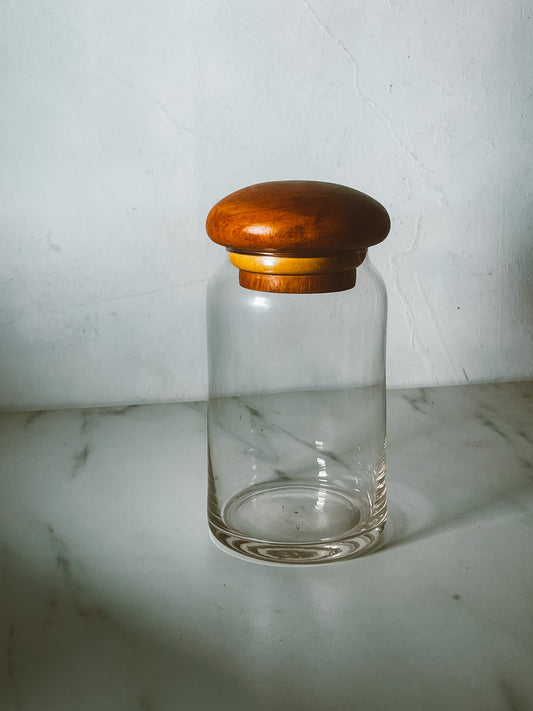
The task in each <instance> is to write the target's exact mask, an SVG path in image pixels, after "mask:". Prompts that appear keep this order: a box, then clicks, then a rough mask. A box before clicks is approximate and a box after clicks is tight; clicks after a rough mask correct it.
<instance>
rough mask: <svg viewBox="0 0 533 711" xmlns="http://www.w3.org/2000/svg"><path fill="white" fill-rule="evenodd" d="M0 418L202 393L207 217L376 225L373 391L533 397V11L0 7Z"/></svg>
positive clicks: (502, 7)
mask: <svg viewBox="0 0 533 711" xmlns="http://www.w3.org/2000/svg"><path fill="white" fill-rule="evenodd" d="M0 15H1V17H0V33H1V47H2V49H1V61H0V72H1V92H2V111H1V112H0V159H1V176H0V177H1V194H0V197H1V199H0V236H1V251H2V255H1V256H2V258H1V260H0V290H1V291H0V405H1V406H2V407H14V408H23V407H35V408H40V407H54V406H68V405H77V404H88V405H92V404H114V403H117V404H118V403H130V402H146V401H159V400H175V399H194V398H201V397H204V396H205V394H206V373H205V363H206V358H205V343H204V295H205V286H206V280H207V278H208V275H209V274H210V272H211V271H212V270H213V269H214V267H215V266H216V264H217V263H218V262H219V261H220V259H222V258H223V254H221V253H220V249H219V248H217V247H215V246H214V245H212V244H210V243H209V242H208V240H207V238H206V237H205V233H204V226H203V225H204V219H205V215H206V213H207V211H208V209H209V207H210V206H211V204H212V203H213V202H215V201H216V200H218V199H219V198H220V197H222V196H223V195H225V194H227V193H228V192H231V191H233V190H235V189H237V188H239V187H242V186H244V185H247V184H250V183H254V182H260V181H263V180H274V179H288V178H301V179H317V180H328V181H332V182H340V183H345V184H347V185H351V186H353V187H357V188H359V189H360V190H363V191H365V192H368V193H370V194H371V195H373V196H374V197H376V198H377V199H378V200H380V201H381V202H383V203H384V204H385V205H386V206H387V208H388V209H389V211H390V214H391V217H392V220H393V230H392V233H391V235H390V237H389V238H388V240H387V242H385V243H384V244H383V245H381V246H379V247H376V248H374V250H373V257H374V262H375V263H376V265H377V266H378V267H379V268H380V269H381V270H382V273H383V275H384V277H385V279H386V282H387V284H388V287H389V295H390V312H389V362H388V375H389V384H390V385H392V386H397V385H405V384H413V385H415V384H435V383H437V384H439V383H457V382H464V381H466V380H474V381H480V380H496V379H512V378H521V377H531V376H532V351H533V349H532V340H531V334H532V330H533V329H532V325H533V308H532V290H533V287H532V281H531V276H530V273H531V265H532V262H533V250H532V240H531V237H532V232H533V201H532V193H533V169H532V165H533V149H532V143H531V140H532V126H533V122H532V107H533V93H532V92H533V82H532V77H533V74H532V72H531V67H532V66H533V61H532V60H533V51H532V47H533V42H532V32H533V2H531V1H529V2H518V1H517V0H506V1H505V2H503V1H497V0H492V1H490V2H488V1H487V0H472V1H471V2H465V3H460V2H456V1H454V0H444V1H443V2H442V1H439V0H434V1H431V0H405V1H402V0H390V1H389V2H381V1H380V0H378V1H377V2H376V0H226V1H223V0H203V1H202V2H196V1H195V0H151V1H150V2H149V3H148V2H143V1H142V0H113V1H112V2H109V0H69V2H65V0H25V2H23V3H21V2H19V0H4V2H2V4H1V6H0Z"/></svg>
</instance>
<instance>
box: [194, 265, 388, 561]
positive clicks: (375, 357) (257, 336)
mask: <svg viewBox="0 0 533 711" xmlns="http://www.w3.org/2000/svg"><path fill="white" fill-rule="evenodd" d="M386 309H387V297H386V291H385V286H384V283H383V281H382V279H381V277H380V276H379V274H378V273H377V271H376V270H375V269H374V268H373V266H372V265H371V264H370V260H369V258H368V256H367V257H366V259H365V260H364V262H363V264H362V265H361V266H360V267H358V269H357V280H356V284H355V287H353V288H352V289H349V290H346V291H339V292H334V293H322V294H286V293H269V292H259V291H252V290H249V289H245V288H243V287H241V286H240V285H239V278H238V270H237V269H236V268H235V267H234V266H233V265H232V264H231V263H230V262H229V261H227V262H226V263H225V264H224V265H223V266H222V268H221V269H220V270H219V272H218V273H217V274H216V275H215V276H214V277H213V278H212V280H211V282H210V284H209V290H208V303H207V314H208V350H209V405H208V452H209V484H208V487H209V491H208V519H209V526H210V530H211V532H212V534H213V535H214V537H215V538H216V539H217V540H218V541H220V542H221V543H223V544H224V545H226V546H228V547H230V548H232V549H234V550H236V551H238V552H240V553H244V554H246V555H249V556H252V557H255V558H260V559H267V560H270V561H277V562H284V561H285V562H290V563H306V562H318V561H323V560H330V559H338V558H344V557H347V556H353V555H357V554H360V553H362V552H364V551H366V550H367V549H369V548H370V547H372V546H375V544H376V543H377V541H378V539H379V538H380V535H381V533H382V531H383V528H384V524H385V520H386V515H387V508H386V494H385V326H386Z"/></svg>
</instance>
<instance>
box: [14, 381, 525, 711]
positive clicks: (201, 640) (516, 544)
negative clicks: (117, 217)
mask: <svg viewBox="0 0 533 711" xmlns="http://www.w3.org/2000/svg"><path fill="white" fill-rule="evenodd" d="M532 394H533V384H532V383H502V384H493V385H482V386H477V385H469V386H457V387H445V388H424V389H416V390H404V391H391V392H389V394H388V405H389V410H388V470H387V476H388V491H389V507H390V510H391V515H392V522H393V530H392V532H391V533H390V534H389V536H390V537H389V541H388V544H387V545H386V546H385V548H384V549H383V550H381V551H379V552H377V553H374V554H373V555H370V556H367V557H364V558H360V559H356V560H353V561H346V562H343V563H336V564H331V565H328V566H322V567H316V568H306V569H305V570H301V569H294V568H291V567H287V568H272V567H269V566H261V565H255V564H254V563H251V562H244V561H242V560H237V559H235V558H232V557H231V556H229V555H225V554H224V553H222V552H221V551H220V550H218V549H217V548H215V546H213V545H212V543H211V541H210V540H209V537H208V534H207V526H206V516H205V508H206V478H207V472H206V470H207V465H206V429H205V411H206V406H205V403H185V404H178V405H157V406H140V407H127V408H114V409H111V410H108V409H102V408H98V409H94V410H92V409H84V410H70V411H53V412H39V413H14V414H9V415H2V416H0V419H1V427H0V574H1V577H2V585H1V586H0V658H1V659H2V660H3V661H2V662H0V709H2V711H3V710H4V709H5V710H6V711H71V710H72V709H76V711H94V710H95V709H98V711H100V710H107V709H113V711H130V709H139V711H147V710H148V711H158V710H159V709H173V708H187V709H213V708H217V709H221V710H223V711H224V710H225V709H228V711H229V709H231V711H235V710H236V709H242V710H243V711H249V709H254V711H255V710H256V709H257V711H271V709H272V708H283V709H285V708H286V709H290V711H304V709H305V711H318V710H319V709H320V711H322V710H323V709H328V711H347V709H352V708H355V707H357V708H359V707H361V708H365V709H366V710H367V711H383V710H384V709H390V708H395V709H400V710H402V709H405V710H406V711H407V710H408V711H413V710H414V711H417V710H418V709H420V710H422V709H424V711H425V709H428V708H431V709H432V711H449V709H451V708H453V709H454V710H459V711H477V709H479V710H480V711H504V710H507V709H511V710H514V711H526V710H527V709H528V708H530V707H531V706H532V703H533V679H532V676H531V668H533V642H532V640H533V619H532V617H533V616H532V614H531V600H532V599H533V573H532V571H533V446H532V444H531V442H532V437H531V427H532V423H533V400H532V399H531V395H532ZM252 407H253V406H252ZM246 416H247V417H250V418H255V420H256V422H255V424H256V425H259V426H258V427H257V429H258V430H259V431H260V430H261V427H263V425H262V424H261V417H262V416H261V413H260V411H259V410H258V411H257V412H255V413H253V412H247V415H246ZM263 430H264V431H263V432H262V433H261V437H262V440H261V446H262V449H261V451H262V452H264V454H265V456H270V457H271V458H273V461H274V457H275V452H274V451H273V450H272V446H271V445H272V441H273V440H275V438H276V437H277V436H279V435H280V433H279V432H277V431H275V428H274V430H269V427H268V426H267V427H263ZM230 432H231V430H230V429H228V433H230ZM269 442H270V445H269ZM304 445H305V446H313V443H312V442H311V443H310V442H302V446H304ZM237 446H240V445H239V443H237ZM274 466H275V464H274ZM276 472H277V475H278V476H279V477H280V478H282V477H283V476H284V471H283V467H281V468H280V467H278V468H277V470H276Z"/></svg>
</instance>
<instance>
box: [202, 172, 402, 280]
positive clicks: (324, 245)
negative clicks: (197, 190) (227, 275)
mask: <svg viewBox="0 0 533 711" xmlns="http://www.w3.org/2000/svg"><path fill="white" fill-rule="evenodd" d="M206 229H207V234H208V235H209V237H210V238H211V239H212V240H213V242H216V243H217V244H221V245H223V246H224V247H226V248H227V250H228V251H229V252H230V259H231V261H232V262H233V264H235V266H237V267H238V268H239V281H240V283H241V285H242V286H245V287H247V288H249V289H256V290H258V291H281V292H290V293H316V292H324V291H341V290H344V289H350V288H351V287H352V286H353V285H354V284H355V275H356V272H355V270H356V267H358V266H359V265H360V264H361V263H362V261H363V260H364V258H365V255H366V250H367V248H368V247H370V246H371V245H374V244H377V243H378V242H381V241H382V240H383V239H385V237H386V236H387V234H388V232H389V229H390V220H389V216H388V214H387V212H386V210H385V208H384V207H383V206H382V205H380V204H379V203H378V202H376V200H374V199H373V198H371V197H369V196H368V195H365V194H364V193H361V192H359V191H358V190H354V189H353V188H348V187H346V186H344V185H336V184H334V183H322V182H314V181H296V180H290V181H280V182H271V183H260V184H258V185H252V186H250V187H247V188H243V189H242V190H238V191H237V192H234V193H232V194H231V195H228V196H227V197H225V198H223V199H222V200H220V201H219V202H218V203H217V204H216V205H215V206H214V207H213V208H212V209H211V211H210V212H209V215H208V217H207V223H206Z"/></svg>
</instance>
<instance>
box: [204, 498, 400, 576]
mask: <svg viewBox="0 0 533 711" xmlns="http://www.w3.org/2000/svg"><path fill="white" fill-rule="evenodd" d="M364 504H366V506H365V505H364ZM365 510H366V512H367V511H368V502H361V503H359V502H358V500H357V496H356V494H352V493H350V494H348V493H347V492H346V491H344V490H342V491H341V490H337V489H333V488H331V487H328V488H326V487H320V486H313V485H304V484H293V485H282V486H280V485H271V486H270V487H268V486H267V487H265V485H261V486H256V487H251V488H250V489H247V490H246V491H243V492H241V493H239V494H238V495H237V496H235V497H234V498H233V499H231V500H230V501H229V502H228V504H227V506H226V507H225V509H224V513H223V516H222V519H220V518H219V517H218V516H212V515H211V514H210V516H209V527H210V529H211V533H212V534H213V536H214V537H215V539H216V540H217V541H219V542H220V543H222V545H224V546H226V547H227V548H229V549H231V550H233V551H235V552H236V553H239V554H241V555H245V556H249V557H252V558H255V559H258V560H263V561H268V562H271V563H292V564H305V563H323V562H329V561H334V560H341V559H343V558H353V557H356V556H359V555H362V554H363V553H368V552H370V551H371V550H374V549H375V548H377V547H378V546H379V545H380V543H381V537H382V533H383V530H384V528H385V520H386V510H385V507H384V506H382V507H380V515H379V517H376V516H374V517H373V518H372V519H371V520H369V521H365V520H364V519H365V514H364V513H363V512H365ZM366 515H368V514H366Z"/></svg>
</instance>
